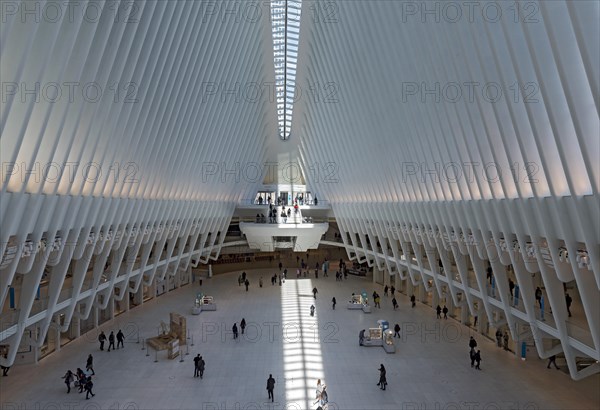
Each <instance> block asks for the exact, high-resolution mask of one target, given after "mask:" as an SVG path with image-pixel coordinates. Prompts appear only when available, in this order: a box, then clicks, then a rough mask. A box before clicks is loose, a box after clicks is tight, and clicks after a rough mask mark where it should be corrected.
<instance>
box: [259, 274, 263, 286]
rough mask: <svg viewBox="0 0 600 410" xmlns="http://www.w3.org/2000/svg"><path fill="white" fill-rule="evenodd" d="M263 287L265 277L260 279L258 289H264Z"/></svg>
mask: <svg viewBox="0 0 600 410" xmlns="http://www.w3.org/2000/svg"><path fill="white" fill-rule="evenodd" d="M262 285H263V277H262V276H261V277H260V279H258V287H259V288H262Z"/></svg>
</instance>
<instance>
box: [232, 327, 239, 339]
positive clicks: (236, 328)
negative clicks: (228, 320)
mask: <svg viewBox="0 0 600 410" xmlns="http://www.w3.org/2000/svg"><path fill="white" fill-rule="evenodd" d="M231 331H232V332H233V338H234V339H237V338H238V327H237V323H234V324H233V327H232V328H231Z"/></svg>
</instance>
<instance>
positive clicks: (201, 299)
mask: <svg viewBox="0 0 600 410" xmlns="http://www.w3.org/2000/svg"><path fill="white" fill-rule="evenodd" d="M203 310H217V304H216V303H215V300H214V298H213V297H212V296H205V295H204V294H202V293H198V294H197V295H196V300H195V301H194V306H193V307H192V315H199V314H200V312H202V311H203Z"/></svg>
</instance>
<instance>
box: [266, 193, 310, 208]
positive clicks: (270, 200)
mask: <svg viewBox="0 0 600 410" xmlns="http://www.w3.org/2000/svg"><path fill="white" fill-rule="evenodd" d="M276 202H277V206H282V205H285V204H284V203H283V202H284V201H283V200H282V199H281V198H279V197H278V198H277V201H276ZM285 202H286V203H287V202H288V201H287V200H286V201H285ZM255 203H258V205H263V204H265V203H266V204H268V205H269V206H270V205H274V204H275V201H273V198H271V195H268V196H267V199H266V201H265V199H264V198H263V196H262V195H258V199H256V202H255ZM312 203H313V205H319V200H318V198H317V196H316V195H315V198H314V199H313V201H312ZM294 204H296V205H309V204H310V200H306V201H305V200H304V194H303V193H299V194H296V197H295V198H294Z"/></svg>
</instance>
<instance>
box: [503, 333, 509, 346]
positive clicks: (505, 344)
mask: <svg viewBox="0 0 600 410" xmlns="http://www.w3.org/2000/svg"><path fill="white" fill-rule="evenodd" d="M503 339H504V350H508V339H509V338H508V332H507V331H506V330H505V331H504V337H503Z"/></svg>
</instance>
